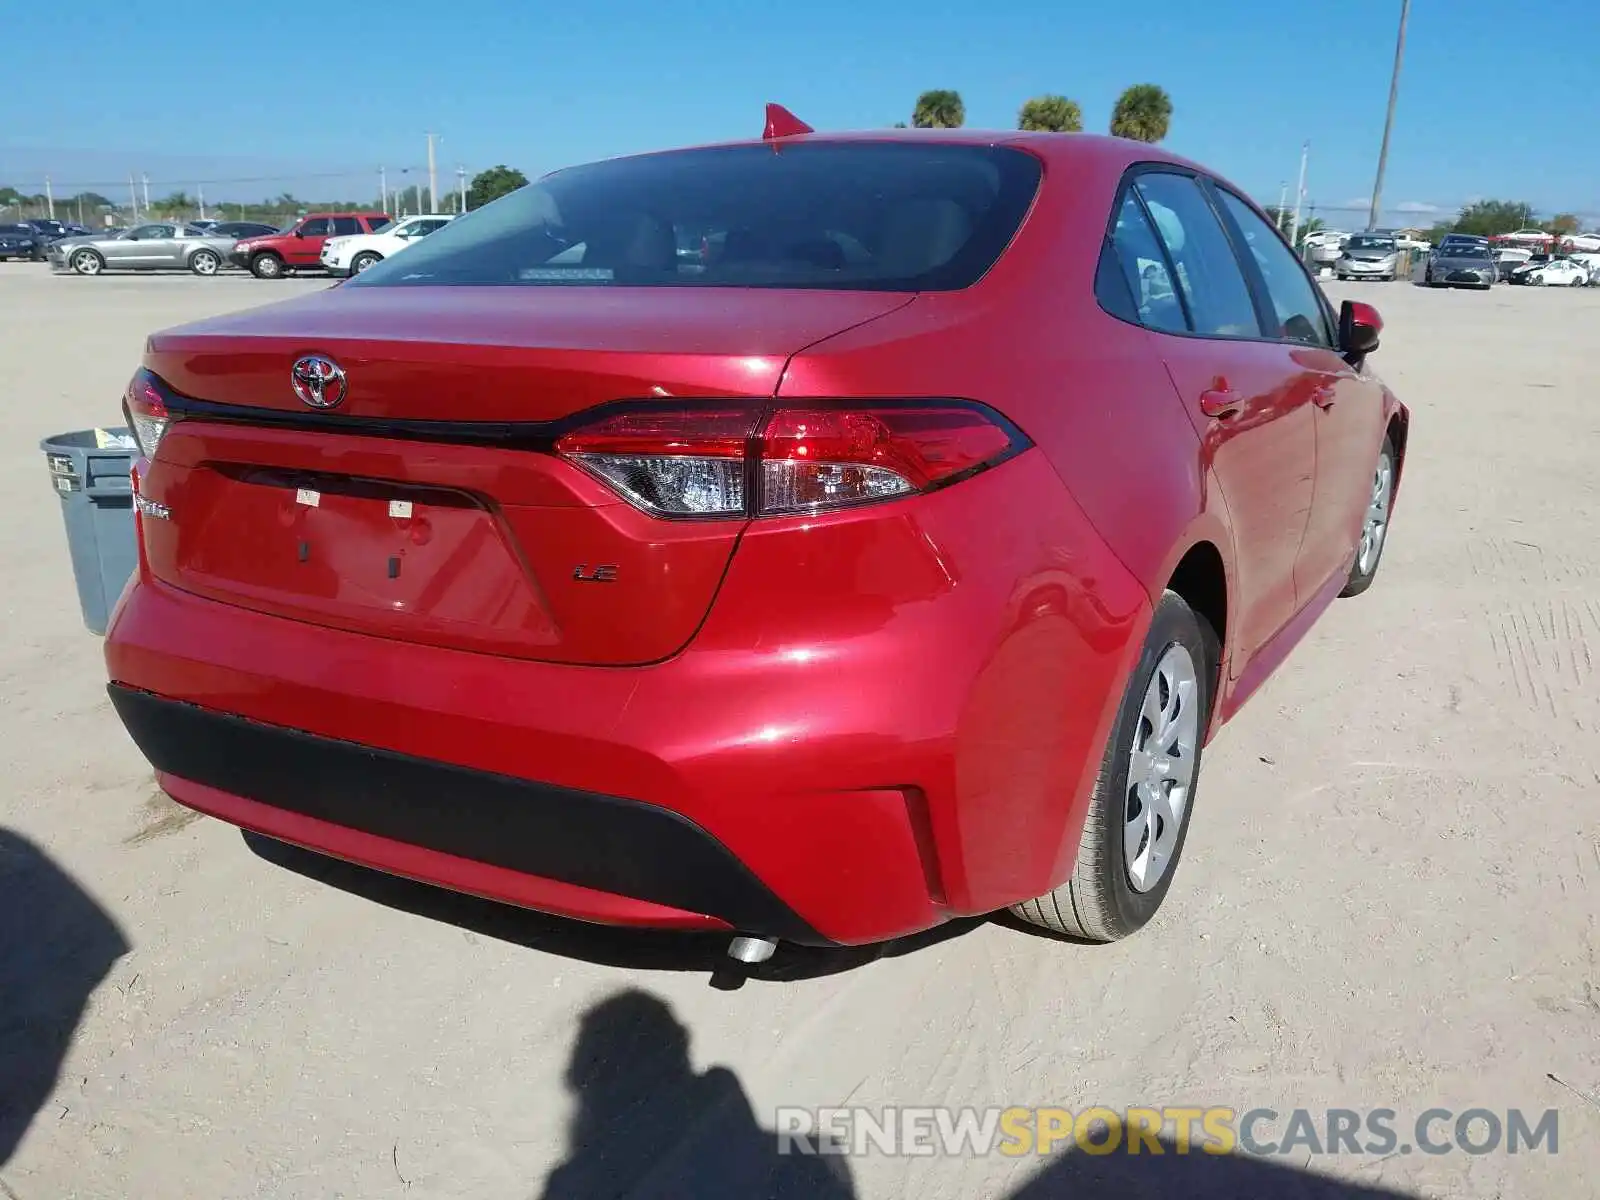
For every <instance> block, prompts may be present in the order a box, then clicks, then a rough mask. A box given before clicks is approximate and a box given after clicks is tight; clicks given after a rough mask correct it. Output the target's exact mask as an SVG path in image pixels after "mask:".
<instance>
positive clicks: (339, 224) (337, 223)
mask: <svg viewBox="0 0 1600 1200" xmlns="http://www.w3.org/2000/svg"><path fill="white" fill-rule="evenodd" d="M360 232H362V230H361V222H360V221H358V220H356V218H354V217H335V218H333V236H334V237H354V236H355V235H356V234H358V233H360Z"/></svg>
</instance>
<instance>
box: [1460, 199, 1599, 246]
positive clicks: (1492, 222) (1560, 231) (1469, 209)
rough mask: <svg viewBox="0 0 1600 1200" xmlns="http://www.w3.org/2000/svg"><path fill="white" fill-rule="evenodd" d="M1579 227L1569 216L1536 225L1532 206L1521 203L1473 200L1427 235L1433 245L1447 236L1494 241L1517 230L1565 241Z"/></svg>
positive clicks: (1563, 215) (1561, 215)
mask: <svg viewBox="0 0 1600 1200" xmlns="http://www.w3.org/2000/svg"><path fill="white" fill-rule="evenodd" d="M1581 227H1582V222H1581V221H1579V220H1578V218H1577V216H1576V215H1575V214H1573V213H1557V214H1556V215H1555V216H1553V217H1551V218H1550V219H1549V220H1548V221H1540V220H1539V219H1538V216H1537V214H1536V213H1535V212H1534V209H1533V205H1531V204H1529V203H1527V202H1526V201H1524V200H1475V201H1473V202H1472V203H1471V204H1469V205H1467V206H1466V207H1465V208H1463V209H1462V210H1461V211H1460V212H1459V213H1457V214H1456V217H1455V219H1454V220H1451V221H1441V222H1439V223H1438V224H1436V225H1435V226H1434V227H1433V228H1432V229H1431V230H1429V234H1430V235H1431V236H1432V238H1433V240H1434V241H1437V240H1438V239H1439V238H1441V237H1443V236H1444V235H1445V234H1447V233H1475V234H1477V235H1478V236H1479V237H1496V236H1498V235H1499V234H1502V233H1515V232H1516V231H1517V230H1519V229H1542V230H1544V232H1546V233H1551V234H1554V235H1556V236H1557V237H1566V236H1568V235H1570V234H1574V233H1577V232H1578V231H1579V229H1580V228H1581Z"/></svg>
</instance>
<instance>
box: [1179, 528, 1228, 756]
mask: <svg viewBox="0 0 1600 1200" xmlns="http://www.w3.org/2000/svg"><path fill="white" fill-rule="evenodd" d="M1229 576H1230V572H1229V570H1228V563H1227V560H1226V559H1225V558H1224V557H1223V552H1222V549H1221V547H1220V546H1219V545H1218V543H1217V541H1215V540H1213V539H1212V538H1211V537H1207V536H1201V537H1199V538H1197V539H1195V540H1194V541H1192V542H1190V543H1189V544H1188V546H1187V547H1186V548H1185V549H1184V551H1183V553H1182V554H1181V556H1180V557H1179V558H1178V561H1177V563H1176V564H1175V565H1174V566H1173V568H1172V571H1171V573H1170V574H1169V575H1168V577H1167V582H1166V588H1165V589H1164V590H1166V591H1171V592H1175V593H1177V595H1179V596H1181V597H1182V598H1183V601H1184V603H1185V604H1187V605H1188V606H1189V607H1190V608H1192V609H1193V610H1194V611H1195V612H1196V613H1197V614H1198V615H1199V616H1201V617H1203V618H1204V619H1205V621H1206V623H1207V624H1208V625H1210V627H1211V632H1212V633H1213V635H1214V636H1215V638H1216V641H1215V643H1214V644H1213V645H1212V658H1213V661H1212V662H1209V663H1207V664H1206V666H1207V669H1208V670H1209V671H1210V672H1211V697H1210V700H1211V713H1212V714H1213V725H1214V716H1215V713H1216V712H1217V710H1218V700H1219V698H1220V695H1221V692H1222V686H1223V681H1224V679H1225V678H1226V668H1227V663H1228V651H1229V647H1230V645H1231V644H1232V643H1231V642H1230V640H1229V637H1228V600H1229V594H1230V588H1229Z"/></svg>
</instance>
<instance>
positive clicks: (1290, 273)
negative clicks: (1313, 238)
mask: <svg viewBox="0 0 1600 1200" xmlns="http://www.w3.org/2000/svg"><path fill="white" fill-rule="evenodd" d="M1216 194H1217V195H1219V196H1221V197H1222V204H1223V207H1224V208H1226V209H1227V210H1228V215H1229V216H1230V217H1232V218H1233V221H1234V224H1235V225H1237V226H1238V228H1239V232H1240V234H1242V235H1243V237H1244V242H1245V245H1246V246H1247V247H1249V250H1250V256H1251V257H1252V258H1254V259H1255V261H1256V266H1257V267H1259V268H1260V269H1261V279H1262V282H1263V283H1264V284H1265V285H1266V289H1267V297H1268V299H1269V300H1271V302H1272V312H1273V316H1274V317H1275V318H1276V320H1277V322H1278V328H1277V329H1276V330H1274V331H1273V334H1274V336H1276V337H1282V338H1288V339H1289V340H1291V341H1296V342H1306V343H1308V344H1309V345H1312V346H1332V345H1333V334H1332V333H1331V332H1330V331H1329V329H1328V321H1327V317H1326V315H1325V314H1324V311H1323V307H1322V303H1321V301H1319V300H1318V299H1317V291H1316V287H1315V285H1314V284H1312V282H1311V279H1310V277H1309V276H1307V275H1306V273H1305V269H1304V268H1303V267H1301V265H1300V261H1299V260H1298V259H1297V258H1295V256H1294V254H1293V252H1292V251H1291V250H1290V249H1289V247H1288V246H1286V245H1284V242H1283V239H1282V238H1280V237H1279V236H1278V235H1277V233H1276V231H1274V230H1273V228H1272V226H1270V225H1268V224H1267V223H1266V222H1265V221H1263V220H1262V219H1261V218H1260V217H1259V216H1257V215H1256V213H1255V210H1254V209H1252V208H1251V207H1250V206H1249V205H1248V204H1246V203H1245V202H1244V201H1243V200H1241V199H1239V197H1237V196H1235V195H1234V194H1233V193H1232V192H1230V191H1228V190H1227V189H1225V188H1218V189H1216Z"/></svg>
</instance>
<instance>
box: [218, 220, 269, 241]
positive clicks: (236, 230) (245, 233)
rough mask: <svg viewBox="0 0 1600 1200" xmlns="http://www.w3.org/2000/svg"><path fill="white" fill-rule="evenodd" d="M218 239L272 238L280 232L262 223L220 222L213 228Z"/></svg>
mask: <svg viewBox="0 0 1600 1200" xmlns="http://www.w3.org/2000/svg"><path fill="white" fill-rule="evenodd" d="M211 232H212V233H214V234H216V235H217V236H218V237H231V238H240V239H242V238H258V237H271V236H272V235H273V234H275V233H277V232H278V227H277V226H276V225H263V224H262V223H261V222H260V221H218V222H217V223H216V224H215V225H213V226H212V227H211Z"/></svg>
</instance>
